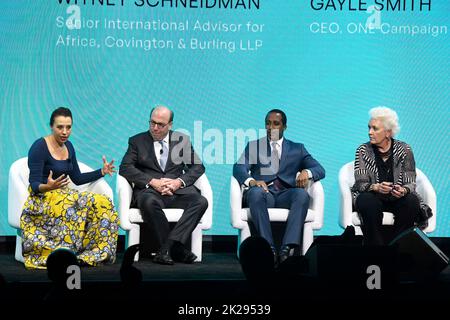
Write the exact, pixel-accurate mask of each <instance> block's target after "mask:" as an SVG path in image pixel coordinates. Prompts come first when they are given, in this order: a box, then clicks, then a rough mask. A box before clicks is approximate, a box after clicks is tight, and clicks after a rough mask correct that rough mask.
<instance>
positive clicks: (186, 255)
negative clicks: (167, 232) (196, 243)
mask: <svg viewBox="0 0 450 320" xmlns="http://www.w3.org/2000/svg"><path fill="white" fill-rule="evenodd" d="M171 256H172V258H173V260H175V261H177V262H182V263H188V264H191V263H194V262H195V260H197V256H196V255H195V254H194V253H192V252H191V251H189V250H188V249H186V248H181V249H178V250H177V249H172V250H171Z"/></svg>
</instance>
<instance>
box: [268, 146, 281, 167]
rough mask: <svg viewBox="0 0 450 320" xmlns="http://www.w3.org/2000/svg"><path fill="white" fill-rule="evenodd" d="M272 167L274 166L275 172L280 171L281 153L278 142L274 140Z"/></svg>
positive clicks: (271, 157) (271, 158)
mask: <svg viewBox="0 0 450 320" xmlns="http://www.w3.org/2000/svg"><path fill="white" fill-rule="evenodd" d="M270 163H271V165H270V167H271V168H272V170H273V172H274V174H277V173H278V169H279V168H280V154H279V153H278V143H276V142H272V154H271V156H270Z"/></svg>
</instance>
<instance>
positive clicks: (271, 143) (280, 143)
mask: <svg viewBox="0 0 450 320" xmlns="http://www.w3.org/2000/svg"><path fill="white" fill-rule="evenodd" d="M283 141H284V137H281V139H280V140H277V141H272V140H270V146H273V143H274V142H276V143H277V145H278V146H279V147H281V146H282V145H283Z"/></svg>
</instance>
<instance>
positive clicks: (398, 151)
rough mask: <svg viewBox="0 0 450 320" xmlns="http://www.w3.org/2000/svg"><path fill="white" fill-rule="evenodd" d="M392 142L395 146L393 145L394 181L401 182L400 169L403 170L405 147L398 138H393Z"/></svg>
mask: <svg viewBox="0 0 450 320" xmlns="http://www.w3.org/2000/svg"><path fill="white" fill-rule="evenodd" d="M392 143H393V144H394V146H393V147H392V160H393V161H392V162H393V165H392V166H393V168H392V170H393V175H394V183H400V181H399V180H400V171H401V163H400V162H401V158H403V155H404V149H403V148H402V147H401V145H400V144H399V143H398V142H397V140H394V139H392ZM400 184H401V183H400Z"/></svg>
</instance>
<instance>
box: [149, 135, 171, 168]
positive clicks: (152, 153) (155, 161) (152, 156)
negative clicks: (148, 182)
mask: <svg viewBox="0 0 450 320" xmlns="http://www.w3.org/2000/svg"><path fill="white" fill-rule="evenodd" d="M154 142H155V140H153V137H152V135H151V133H150V132H149V133H148V144H147V147H148V154H149V155H150V161H152V162H153V165H154V167H155V168H157V169H158V170H159V171H161V172H162V171H163V170H162V169H161V167H160V165H159V162H158V159H157V158H156V154H155V146H154V144H153V143H154ZM166 167H167V166H166Z"/></svg>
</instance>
